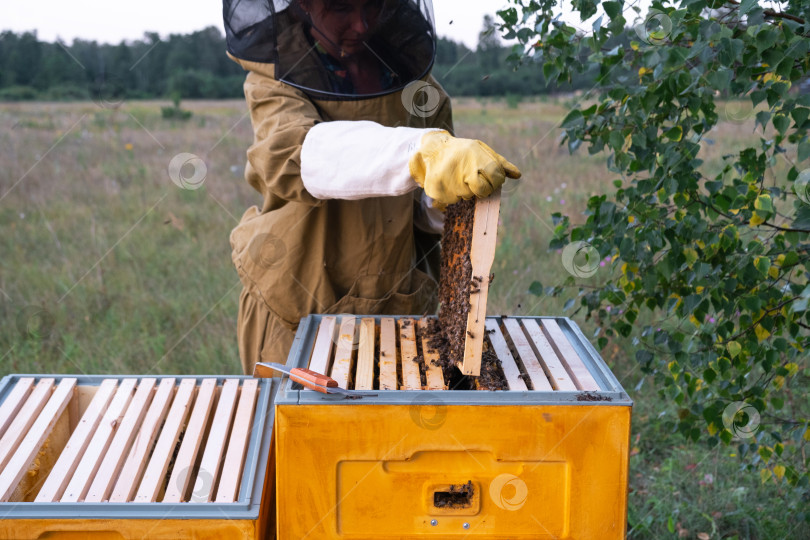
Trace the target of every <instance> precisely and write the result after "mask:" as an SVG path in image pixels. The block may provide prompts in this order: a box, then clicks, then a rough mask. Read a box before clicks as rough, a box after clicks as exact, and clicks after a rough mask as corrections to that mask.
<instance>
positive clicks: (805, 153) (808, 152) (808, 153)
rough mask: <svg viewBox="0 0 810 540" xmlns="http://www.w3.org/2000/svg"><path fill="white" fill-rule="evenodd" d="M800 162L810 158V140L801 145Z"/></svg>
mask: <svg viewBox="0 0 810 540" xmlns="http://www.w3.org/2000/svg"><path fill="white" fill-rule="evenodd" d="M798 150H799V157H798V159H799V161H804V160H805V159H807V158H810V140H805V141H802V142H800V143H799V148H798Z"/></svg>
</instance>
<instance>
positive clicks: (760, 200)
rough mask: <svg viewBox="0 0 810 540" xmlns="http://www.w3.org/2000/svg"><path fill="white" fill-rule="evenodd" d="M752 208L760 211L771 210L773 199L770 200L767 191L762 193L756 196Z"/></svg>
mask: <svg viewBox="0 0 810 540" xmlns="http://www.w3.org/2000/svg"><path fill="white" fill-rule="evenodd" d="M754 208H756V209H757V210H760V211H762V212H769V213H770V212H773V201H771V196H770V195H768V194H767V193H763V194H762V195H760V196H759V197H757V200H756V201H754Z"/></svg>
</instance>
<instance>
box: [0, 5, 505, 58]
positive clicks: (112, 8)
mask: <svg viewBox="0 0 810 540" xmlns="http://www.w3.org/2000/svg"><path fill="white" fill-rule="evenodd" d="M505 5H506V1H505V0H434V1H433V10H434V12H435V14H436V31H437V33H438V34H439V35H440V36H443V37H449V38H451V39H454V40H456V41H463V42H464V43H465V44H467V46H469V47H471V48H472V47H475V45H476V44H477V43H478V32H480V31H481V26H482V25H481V22H482V20H483V18H484V14H486V13H489V14H492V15H494V14H495V12H496V11H497V10H498V9H501V8H502V7H503V6H505ZM211 25H213V26H216V27H218V28H220V29H222V2H221V1H217V0H128V1H126V2H122V1H120V0H106V1H104V0H70V1H65V0H39V1H38V2H11V1H3V6H2V8H0V29H2V30H13V31H15V32H18V33H19V32H22V31H26V30H36V31H37V36H38V37H39V39H40V40H42V41H55V40H56V39H57V38H59V39H61V40H63V41H64V42H66V43H68V44H69V43H71V42H72V41H73V39H74V38H82V39H86V40H96V41H99V42H101V43H120V42H121V40H135V39H140V38H142V37H143V33H144V32H146V31H151V32H157V33H159V34H160V35H161V36H162V37H166V36H167V35H168V34H170V33H173V34H187V33H189V32H193V31H194V30H200V29H202V28H205V27H206V26H211Z"/></svg>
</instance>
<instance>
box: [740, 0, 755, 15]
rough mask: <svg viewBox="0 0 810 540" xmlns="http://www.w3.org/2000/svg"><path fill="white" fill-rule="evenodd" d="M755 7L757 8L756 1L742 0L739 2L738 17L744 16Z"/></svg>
mask: <svg viewBox="0 0 810 540" xmlns="http://www.w3.org/2000/svg"><path fill="white" fill-rule="evenodd" d="M755 7H757V0H742V2H740V15H746V14H747V13H749V12H750V11H751V10H752V9H754V8H755Z"/></svg>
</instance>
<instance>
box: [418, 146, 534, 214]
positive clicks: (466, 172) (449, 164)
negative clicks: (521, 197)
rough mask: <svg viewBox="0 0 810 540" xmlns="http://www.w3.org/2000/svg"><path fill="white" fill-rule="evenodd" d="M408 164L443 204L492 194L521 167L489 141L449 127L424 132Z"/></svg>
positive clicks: (426, 188)
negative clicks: (453, 131)
mask: <svg viewBox="0 0 810 540" xmlns="http://www.w3.org/2000/svg"><path fill="white" fill-rule="evenodd" d="M408 166H409V167H410V170H411V176H412V177H413V179H414V180H415V181H416V183H417V184H419V185H420V186H422V188H423V189H424V190H425V193H426V194H427V196H428V197H430V198H431V199H433V200H434V201H436V202H437V203H439V204H440V205H448V204H453V203H456V202H458V201H459V199H471V198H472V197H473V196H476V197H482V198H483V197H488V196H489V195H491V194H492V192H493V191H495V190H496V189H498V188H499V187H500V186H501V185H502V184H503V183H504V180H506V178H507V177H509V178H520V170H519V169H518V168H517V167H516V166H515V165H513V164H512V163H510V162H509V161H507V160H506V159H505V158H504V157H503V156H501V155H500V154H498V153H497V152H495V151H494V150H493V149H492V148H490V147H489V146H487V145H486V144H484V143H482V142H481V141H478V140H475V139H459V138H456V137H453V136H452V135H450V134H449V133H448V132H447V131H429V132H428V133H426V134H425V135H423V136H422V139H421V141H420V145H419V150H417V151H416V152H415V153H414V155H413V156H411V159H410V162H409V163H408Z"/></svg>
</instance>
